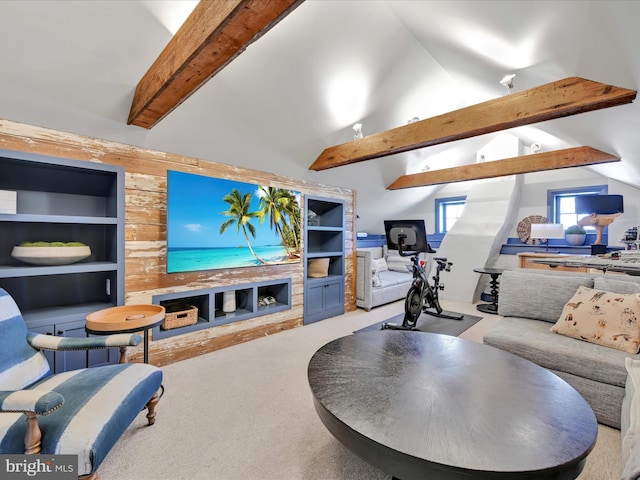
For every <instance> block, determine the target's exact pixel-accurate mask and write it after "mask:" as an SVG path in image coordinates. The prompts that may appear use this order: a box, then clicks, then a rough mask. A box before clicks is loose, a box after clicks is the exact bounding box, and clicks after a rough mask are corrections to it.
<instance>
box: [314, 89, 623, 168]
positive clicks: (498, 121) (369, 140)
mask: <svg viewBox="0 0 640 480" xmlns="http://www.w3.org/2000/svg"><path fill="white" fill-rule="evenodd" d="M635 98H636V91H635V90H628V89H626V88H621V87H615V86H613V85H606V84H603V83H599V82H594V81H591V80H586V79H584V78H579V77H570V78H565V79H564V80H559V81H557V82H552V83H547V84H545V85H542V86H539V87H535V88H531V89H529V90H525V91H523V92H519V93H514V94H511V95H505V96H503V97H499V98H495V99H493V100H489V101H487V102H483V103H479V104H477V105H472V106H470V107H466V108H462V109H460V110H455V111H453V112H449V113H445V114H443V115H439V116H436V117H432V118H427V119H425V120H420V121H417V122H414V123H411V124H408V125H404V126H401V127H397V128H394V129H391V130H386V131H384V132H380V133H376V134H373V135H369V136H367V137H364V138H362V139H359V140H354V141H351V142H348V143H343V144H341V145H336V146H333V147H329V148H327V149H325V150H324V151H323V152H322V153H321V154H320V156H319V157H318V158H317V159H316V161H315V162H314V163H313V164H312V165H311V167H309V169H310V170H325V169H328V168H334V167H339V166H342V165H349V164H352V163H356V162H361V161H364V160H371V159H373V158H380V157H385V156H387V155H393V154H395V153H401V152H407V151H410V150H415V149H418V148H423V147H430V146H433V145H439V144H442V143H446V142H452V141H455V140H462V139H465V138H470V137H475V136H477V135H483V134H486V133H492V132H497V131H500V130H506V129H509V128H514V127H521V126H523V125H529V124H532V123H538V122H543V121H546V120H552V119H555V118H561V117H567V116H569V115H575V114H578V113H584V112H589V111H592V110H598V109H602V108H608V107H614V106H618V105H623V104H626V103H631V102H632V101H633V100H634V99H635Z"/></svg>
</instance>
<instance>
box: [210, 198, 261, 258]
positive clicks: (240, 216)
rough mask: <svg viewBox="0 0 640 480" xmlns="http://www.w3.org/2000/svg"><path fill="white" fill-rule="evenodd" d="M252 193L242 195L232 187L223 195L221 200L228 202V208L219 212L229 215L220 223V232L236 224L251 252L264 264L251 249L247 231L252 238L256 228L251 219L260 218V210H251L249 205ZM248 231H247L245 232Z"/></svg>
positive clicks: (237, 230) (254, 236)
mask: <svg viewBox="0 0 640 480" xmlns="http://www.w3.org/2000/svg"><path fill="white" fill-rule="evenodd" d="M252 198H253V195H252V194H250V193H245V194H244V195H243V194H242V193H240V192H239V191H238V189H236V188H234V189H233V190H232V191H231V193H228V194H227V195H225V196H224V197H223V198H222V200H223V201H224V202H225V203H228V204H229V210H227V211H224V212H221V213H222V215H225V216H227V217H230V218H229V219H228V220H225V221H224V222H223V223H222V225H220V234H221V235H222V234H223V233H224V232H226V230H227V228H229V227H230V226H231V225H233V224H234V223H235V224H236V232H240V230H242V233H243V234H244V238H245V240H246V241H247V245H248V247H249V250H250V251H251V254H252V255H253V256H254V257H255V258H256V259H257V260H258V261H259V262H260V263H262V264H266V263H267V262H265V261H264V260H263V259H262V258H260V257H259V256H258V255H257V254H256V252H254V251H253V247H252V246H251V241H250V240H249V233H250V234H251V236H252V237H253V238H256V228H255V227H254V226H253V225H252V224H251V220H253V219H255V218H258V219H260V218H261V216H262V214H261V212H252V211H251V209H250V207H251V199H252ZM247 231H248V233H247Z"/></svg>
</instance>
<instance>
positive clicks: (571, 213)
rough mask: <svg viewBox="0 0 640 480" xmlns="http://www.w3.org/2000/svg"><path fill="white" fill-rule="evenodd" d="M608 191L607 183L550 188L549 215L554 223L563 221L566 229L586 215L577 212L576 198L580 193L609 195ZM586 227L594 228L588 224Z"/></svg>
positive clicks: (548, 197)
mask: <svg viewBox="0 0 640 480" xmlns="http://www.w3.org/2000/svg"><path fill="white" fill-rule="evenodd" d="M607 193H608V188H607V185H593V186H590V187H580V188H566V189H562V190H549V191H548V196H547V207H548V209H549V215H547V217H548V218H549V219H550V220H552V221H553V223H561V224H562V226H563V227H564V228H565V230H566V229H567V227H570V226H571V225H575V224H577V223H578V219H579V218H581V217H583V216H584V215H580V216H578V214H577V213H576V203H575V198H576V197H577V196H578V195H607ZM585 228H586V229H591V230H593V229H594V227H592V226H586V227H585Z"/></svg>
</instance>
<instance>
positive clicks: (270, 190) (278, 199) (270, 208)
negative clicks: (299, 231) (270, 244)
mask: <svg viewBox="0 0 640 480" xmlns="http://www.w3.org/2000/svg"><path fill="white" fill-rule="evenodd" d="M259 189H260V192H261V195H260V214H261V220H262V221H264V219H265V218H269V227H270V228H271V230H275V231H276V234H277V235H280V238H281V239H282V245H283V246H284V248H285V249H286V251H287V256H288V257H289V258H291V257H293V256H295V252H294V251H292V250H291V243H290V242H289V241H288V239H287V237H286V231H287V230H288V228H289V226H288V225H287V221H286V218H285V217H286V216H287V215H288V212H289V210H290V209H291V205H290V203H291V196H290V195H289V193H290V192H289V191H288V190H285V189H282V188H274V187H265V186H263V185H261V186H260V187H259Z"/></svg>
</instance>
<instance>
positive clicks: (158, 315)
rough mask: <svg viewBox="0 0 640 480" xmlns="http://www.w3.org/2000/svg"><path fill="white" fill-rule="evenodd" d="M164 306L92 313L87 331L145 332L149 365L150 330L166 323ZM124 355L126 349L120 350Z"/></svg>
mask: <svg viewBox="0 0 640 480" xmlns="http://www.w3.org/2000/svg"><path fill="white" fill-rule="evenodd" d="M164 315H165V309H164V307H163V306H162V305H151V304H150V305H122V306H118V307H110V308H105V309H102V310H98V311H97V312H93V313H90V314H89V315H87V318H86V321H87V323H86V326H85V330H86V331H87V333H92V334H94V335H111V334H114V333H134V332H139V331H144V363H149V330H151V329H152V328H153V327H156V326H158V325H160V324H161V323H162V322H164ZM120 355H121V358H122V355H124V348H121V349H120Z"/></svg>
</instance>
